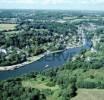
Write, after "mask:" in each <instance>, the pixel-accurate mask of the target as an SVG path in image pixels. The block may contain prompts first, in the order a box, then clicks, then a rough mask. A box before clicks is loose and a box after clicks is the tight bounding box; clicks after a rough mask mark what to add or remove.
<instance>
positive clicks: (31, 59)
mask: <svg viewBox="0 0 104 100" xmlns="http://www.w3.org/2000/svg"><path fill="white" fill-rule="evenodd" d="M64 50H65V49H64ZM64 50H57V51H52V52H51V51H50V52H49V53H44V54H40V55H38V56H33V57H29V58H27V61H25V62H23V63H21V64H16V65H11V66H1V67H0V71H8V70H14V69H16V68H20V67H23V66H25V65H27V64H30V63H33V62H35V61H37V60H39V59H41V58H42V57H44V56H46V55H48V54H53V53H58V52H62V51H64Z"/></svg>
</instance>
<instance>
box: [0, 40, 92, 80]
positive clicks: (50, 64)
mask: <svg viewBox="0 0 104 100" xmlns="http://www.w3.org/2000/svg"><path fill="white" fill-rule="evenodd" d="M90 46H91V42H90V41H88V40H86V43H85V45H84V46H83V47H76V48H70V49H67V50H65V51H62V52H60V53H54V54H49V55H47V56H44V57H43V58H41V59H40V60H38V61H35V62H33V63H31V64H28V65H25V66H23V67H21V68H18V69H15V70H10V71H3V72H0V80H4V79H8V78H14V77H18V76H21V75H24V74H27V73H30V72H33V71H42V70H45V69H47V68H55V67H58V66H62V65H63V64H65V63H66V62H67V61H69V60H70V59H71V58H72V57H73V56H74V55H76V54H78V53H80V52H81V50H82V49H88V48H90Z"/></svg>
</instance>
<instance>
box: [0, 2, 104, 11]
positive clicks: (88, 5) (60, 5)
mask: <svg viewBox="0 0 104 100" xmlns="http://www.w3.org/2000/svg"><path fill="white" fill-rule="evenodd" d="M4 8H5V9H63V10H64V9H69V10H71V9H72V10H104V0H0V9H4Z"/></svg>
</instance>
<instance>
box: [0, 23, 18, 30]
mask: <svg viewBox="0 0 104 100" xmlns="http://www.w3.org/2000/svg"><path fill="white" fill-rule="evenodd" d="M15 27H16V24H0V31H3V30H13V29H15Z"/></svg>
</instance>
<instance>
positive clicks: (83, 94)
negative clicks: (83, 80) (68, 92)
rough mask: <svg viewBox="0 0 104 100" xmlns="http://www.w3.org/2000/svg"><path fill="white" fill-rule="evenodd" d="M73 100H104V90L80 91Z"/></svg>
mask: <svg viewBox="0 0 104 100" xmlns="http://www.w3.org/2000/svg"><path fill="white" fill-rule="evenodd" d="M72 100H104V90H103V89H79V90H78V95H77V96H76V97H75V98H72Z"/></svg>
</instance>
